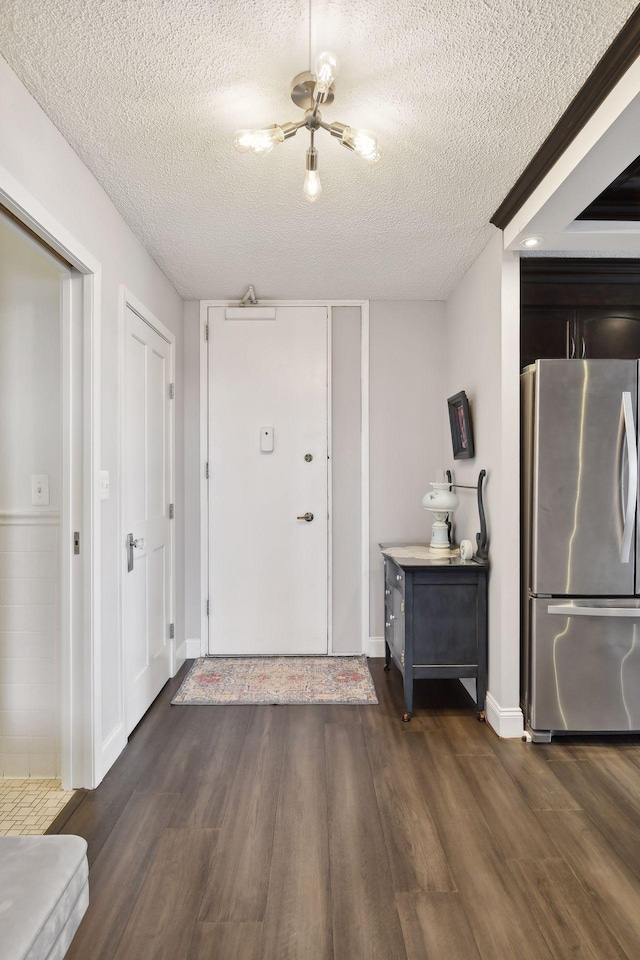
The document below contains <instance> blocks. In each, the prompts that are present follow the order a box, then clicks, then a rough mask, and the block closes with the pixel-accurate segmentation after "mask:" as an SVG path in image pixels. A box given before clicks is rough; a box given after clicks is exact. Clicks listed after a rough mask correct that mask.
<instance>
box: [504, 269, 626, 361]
mask: <svg viewBox="0 0 640 960" xmlns="http://www.w3.org/2000/svg"><path fill="white" fill-rule="evenodd" d="M520 267H521V272H520V278H521V284H520V293H521V314H520V317H521V320H520V363H521V368H523V367H525V366H527V365H528V364H530V363H533V362H534V361H535V360H539V359H555V358H566V357H568V358H573V357H575V358H577V359H579V358H580V357H587V358H590V359H597V358H601V359H622V360H628V359H640V260H636V259H633V260H631V259H620V260H610V259H597V260H596V259H591V260H589V259H576V260H570V259H551V258H546V257H544V258H543V257H535V258H534V257H532V258H523V259H522V260H521V263H520Z"/></svg>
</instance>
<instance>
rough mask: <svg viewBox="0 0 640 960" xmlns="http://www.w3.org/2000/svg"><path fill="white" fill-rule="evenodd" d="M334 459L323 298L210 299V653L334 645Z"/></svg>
mask: <svg viewBox="0 0 640 960" xmlns="http://www.w3.org/2000/svg"><path fill="white" fill-rule="evenodd" d="M248 316H250V314H248ZM327 458H328V445H327V308H326V307H278V308H277V310H276V317H275V319H274V320H251V319H247V320H244V319H241V320H227V319H226V317H225V308H224V307H210V308H209V469H210V474H209V476H210V479H209V518H210V519H209V523H210V529H209V544H210V547H209V550H210V558H209V598H210V614H209V653H212V654H227V655H233V654H237V655H240V654H326V653H327V557H328V549H327V547H328V541H327V536H328V517H327V513H328V482H327V478H328V471H327V467H328V463H327ZM305 514H307V515H308V516H309V518H311V517H312V518H313V519H309V520H305V519H302V518H303V517H304V516H305Z"/></svg>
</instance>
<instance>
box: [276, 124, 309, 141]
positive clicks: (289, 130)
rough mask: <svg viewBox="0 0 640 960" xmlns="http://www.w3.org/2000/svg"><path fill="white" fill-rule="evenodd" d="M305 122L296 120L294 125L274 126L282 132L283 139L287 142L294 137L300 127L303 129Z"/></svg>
mask: <svg viewBox="0 0 640 960" xmlns="http://www.w3.org/2000/svg"><path fill="white" fill-rule="evenodd" d="M305 122H306V121H305V120H298V121H296V122H295V123H278V124H275V126H277V127H278V128H279V129H280V130H282V133H283V139H284V140H288V139H289V137H295V135H296V133H297V132H298V130H299V129H300V127H304V125H305Z"/></svg>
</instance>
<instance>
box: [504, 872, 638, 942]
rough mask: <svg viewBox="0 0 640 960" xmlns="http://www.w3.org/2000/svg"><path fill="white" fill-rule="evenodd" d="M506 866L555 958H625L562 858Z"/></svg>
mask: <svg viewBox="0 0 640 960" xmlns="http://www.w3.org/2000/svg"><path fill="white" fill-rule="evenodd" d="M509 867H510V869H511V872H512V874H513V876H514V879H515V881H516V883H518V885H519V886H520V889H521V890H522V893H523V895H524V896H525V897H526V898H527V900H528V901H529V903H530V904H531V906H532V907H533V910H534V913H535V916H536V918H537V921H538V925H539V927H540V929H541V930H542V934H543V936H544V938H545V940H546V941H547V944H548V945H549V949H550V951H551V953H552V955H553V956H554V957H557V958H562V957H571V958H575V960H627V955H626V953H625V952H624V950H623V949H622V947H621V946H620V944H619V943H618V942H617V940H616V939H615V938H614V936H613V934H612V933H611V931H610V930H609V928H608V927H607V926H606V924H605V923H604V922H603V921H602V918H601V917H600V915H599V913H598V911H597V910H595V909H594V906H593V903H592V901H591V900H590V899H589V896H588V894H587V893H586V891H585V890H584V889H583V887H582V886H581V885H580V883H579V882H578V880H577V879H576V877H575V874H574V873H573V871H572V870H571V868H570V867H569V865H568V864H567V863H566V862H565V861H564V860H527V861H522V860H521V861H515V860H513V861H511V863H510V864H509Z"/></svg>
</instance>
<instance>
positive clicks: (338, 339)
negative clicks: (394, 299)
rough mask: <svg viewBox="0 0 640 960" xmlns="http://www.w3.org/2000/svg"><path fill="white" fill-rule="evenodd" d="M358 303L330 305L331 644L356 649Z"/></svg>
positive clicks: (359, 582)
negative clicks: (354, 305) (343, 305)
mask: <svg viewBox="0 0 640 960" xmlns="http://www.w3.org/2000/svg"><path fill="white" fill-rule="evenodd" d="M361 313H362V311H361V309H360V307H334V308H333V309H332V311H331V393H332V396H331V410H332V417H331V420H332V424H331V459H332V484H331V486H332V491H331V496H332V503H331V508H332V530H333V536H332V575H333V583H332V598H331V599H332V629H333V636H332V646H333V651H334V653H360V652H361V650H362V624H361V621H362V576H361V566H362V564H361V551H362V535H361V524H362V507H361V484H360V476H361V446H360V445H361V428H362V427H361V425H362V410H361V406H362V403H361V396H362V391H361Z"/></svg>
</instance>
